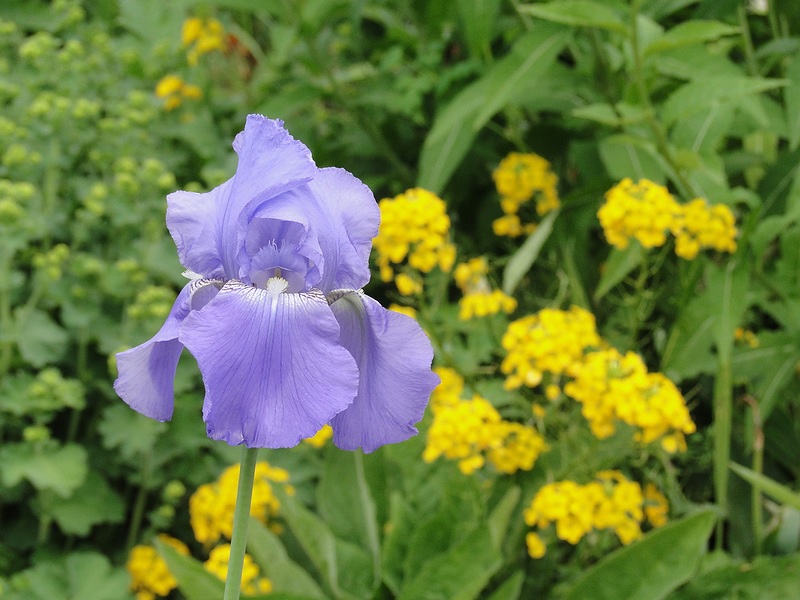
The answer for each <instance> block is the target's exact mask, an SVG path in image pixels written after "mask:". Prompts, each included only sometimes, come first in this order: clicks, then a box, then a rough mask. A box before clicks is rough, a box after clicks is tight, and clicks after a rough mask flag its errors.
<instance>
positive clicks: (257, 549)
mask: <svg viewBox="0 0 800 600" xmlns="http://www.w3.org/2000/svg"><path fill="white" fill-rule="evenodd" d="M247 553H248V554H250V555H251V556H252V557H253V560H254V561H256V564H258V566H259V567H261V570H262V571H263V572H264V573H265V574H266V575H267V576H268V577H269V580H270V581H271V582H272V589H273V592H274V593H286V594H294V595H297V596H303V597H306V598H313V599H314V600H325V593H324V592H323V591H322V590H321V589H320V587H319V586H318V585H317V583H316V582H315V581H314V579H313V577H311V575H309V574H308V573H307V572H306V571H305V570H304V569H303V568H302V567H300V566H299V565H298V564H297V563H295V562H294V561H293V560H292V559H290V558H289V555H288V554H287V553H286V549H285V548H284V547H283V544H282V543H281V541H280V539H279V538H278V536H276V535H275V534H274V533H272V532H271V531H270V530H269V529H268V528H267V527H266V526H265V525H264V524H263V523H261V522H260V521H257V520H256V519H250V526H249V527H248V531H247Z"/></svg>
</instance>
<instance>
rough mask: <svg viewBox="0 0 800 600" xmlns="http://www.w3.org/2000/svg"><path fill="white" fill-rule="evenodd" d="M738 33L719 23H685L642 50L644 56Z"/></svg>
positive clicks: (731, 27) (730, 27)
mask: <svg viewBox="0 0 800 600" xmlns="http://www.w3.org/2000/svg"><path fill="white" fill-rule="evenodd" d="M739 32H740V29H739V28H738V27H733V26H731V25H728V24H726V23H721V22H719V21H701V20H693V21H685V22H683V23H680V24H679V25H676V26H675V27H673V28H672V29H670V30H669V31H667V32H666V33H664V35H662V36H661V37H660V38H658V39H656V40H654V41H652V42H650V44H648V45H647V47H646V48H645V50H644V53H645V55H648V54H655V53H656V52H663V51H664V50H672V49H673V48H681V47H683V46H691V45H694V44H702V43H704V42H710V41H713V40H716V39H719V38H721V37H724V36H726V35H736V34H738V33H739Z"/></svg>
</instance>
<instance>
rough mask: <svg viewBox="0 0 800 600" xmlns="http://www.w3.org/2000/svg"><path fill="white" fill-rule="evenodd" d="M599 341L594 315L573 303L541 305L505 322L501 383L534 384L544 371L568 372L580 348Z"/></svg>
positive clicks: (577, 359) (581, 351) (512, 385)
mask: <svg viewBox="0 0 800 600" xmlns="http://www.w3.org/2000/svg"><path fill="white" fill-rule="evenodd" d="M600 343H601V341H600V336H598V334H597V331H596V329H595V320H594V315H593V314H592V313H590V312H588V311H586V310H584V309H582V308H580V307H577V306H573V307H572V308H570V309H569V310H557V309H552V308H544V309H542V310H540V311H539V312H537V313H536V314H533V315H528V316H526V317H523V318H521V319H517V320H516V321H514V322H512V323H510V324H509V325H508V328H507V329H506V332H505V334H504V335H503V340H502V344H503V348H504V349H505V350H506V352H507V353H508V354H507V356H506V358H505V359H503V362H502V363H501V365H500V370H501V371H502V372H503V373H505V374H506V376H507V377H506V381H505V384H504V387H505V388H506V389H508V390H513V389H517V388H519V387H520V386H522V385H523V384H524V385H526V386H528V387H536V386H537V385H539V384H540V383H541V381H542V376H543V374H544V372H549V373H552V374H554V375H561V374H564V373H565V374H567V375H570V374H572V373H573V372H574V370H575V368H576V366H577V365H579V364H580V362H581V361H582V360H583V356H584V351H585V350H586V349H587V348H590V347H592V346H599V345H600Z"/></svg>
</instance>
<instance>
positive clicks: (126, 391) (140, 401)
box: [114, 282, 192, 421]
mask: <svg viewBox="0 0 800 600" xmlns="http://www.w3.org/2000/svg"><path fill="white" fill-rule="evenodd" d="M191 291H192V282H190V283H187V284H186V285H185V286H184V287H183V289H182V290H181V292H180V294H178V298H177V299H176V300H175V303H174V304H173V305H172V309H171V310H170V312H169V315H168V316H167V320H166V321H165V322H164V325H163V326H162V327H161V329H160V330H159V331H158V333H157V334H155V335H154V336H153V337H152V338H151V339H149V340H147V341H146V342H144V343H143V344H140V345H138V346H136V347H135V348H131V349H130V350H125V351H124V352H120V353H119V354H117V370H118V371H119V377H117V380H116V381H115V382H114V390H115V391H116V392H117V394H118V395H119V397H120V398H122V399H123V400H124V401H125V402H126V403H127V404H128V406H130V407H131V408H132V409H133V410H135V411H137V412H140V413H142V414H143V415H145V416H147V417H150V418H151V419H157V420H159V421H166V420H168V419H170V418H171V417H172V410H173V407H174V399H173V390H174V387H173V380H174V379H175V370H176V369H177V367H178V359H179V358H180V355H181V351H182V350H183V344H182V343H181V342H179V341H178V339H177V338H178V329H179V328H180V325H181V323H182V322H183V321H184V319H185V318H186V316H187V315H188V314H189V312H190V294H191Z"/></svg>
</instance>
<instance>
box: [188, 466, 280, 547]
mask: <svg viewBox="0 0 800 600" xmlns="http://www.w3.org/2000/svg"><path fill="white" fill-rule="evenodd" d="M288 481H289V473H288V472H287V471H286V470H285V469H280V468H277V467H272V466H270V464H269V463H267V462H266V461H260V462H258V463H256V472H255V481H254V482H253V495H252V501H251V505H250V515H251V516H252V517H255V518H256V519H258V520H259V521H261V522H262V523H266V522H267V520H268V519H269V518H271V517H273V516H274V515H276V514H277V513H278V511H279V510H280V502H279V501H278V499H277V498H276V497H275V496H274V494H273V493H272V487H271V485H270V482H273V483H282V484H284V489H285V490H286V491H287V493H293V491H294V490H293V488H292V487H291V486H290V485H288ZM238 482H239V465H233V466H231V467H228V468H227V469H225V471H223V472H222V474H221V475H220V476H219V479H217V481H215V482H214V483H209V484H204V485H201V486H200V487H198V488H197V490H196V491H195V493H194V494H192V496H191V497H190V498H189V522H190V524H191V526H192V530H193V531H194V536H195V538H196V539H197V541H198V542H200V543H201V544H204V545H211V544H213V543H215V542H216V541H217V540H219V539H220V537H225V538H227V539H230V537H231V534H232V529H233V511H234V508H235V506H236V492H237V489H238Z"/></svg>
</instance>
